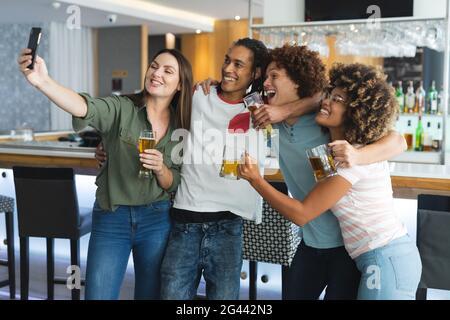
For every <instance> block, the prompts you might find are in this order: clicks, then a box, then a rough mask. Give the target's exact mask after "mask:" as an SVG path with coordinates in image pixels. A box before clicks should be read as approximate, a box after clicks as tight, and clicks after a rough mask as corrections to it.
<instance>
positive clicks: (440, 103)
mask: <svg viewBox="0 0 450 320" xmlns="http://www.w3.org/2000/svg"><path fill="white" fill-rule="evenodd" d="M443 112H444V85H441V90H440V91H439V94H438V106H437V114H439V115H441V114H442V113H443Z"/></svg>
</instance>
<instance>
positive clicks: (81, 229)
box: [13, 167, 92, 300]
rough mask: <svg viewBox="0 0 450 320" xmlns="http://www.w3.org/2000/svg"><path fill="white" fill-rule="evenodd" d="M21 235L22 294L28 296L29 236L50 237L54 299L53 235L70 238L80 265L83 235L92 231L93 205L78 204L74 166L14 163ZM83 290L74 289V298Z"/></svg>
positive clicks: (50, 293)
mask: <svg viewBox="0 0 450 320" xmlns="http://www.w3.org/2000/svg"><path fill="white" fill-rule="evenodd" d="M13 172H14V184H15V188H16V199H17V215H18V223H19V237H20V277H21V281H20V296H21V299H22V300H27V299H28V290H29V238H30V237H41V238H46V240H47V297H48V299H49V300H53V299H54V284H55V283H56V284H66V280H65V279H55V270H54V263H55V261H54V239H55V238H60V239H69V240H70V256H71V265H73V266H78V267H79V266H80V238H81V237H82V236H83V235H85V234H87V233H89V232H90V231H91V224H92V209H91V208H79V207H78V199H77V194H76V187H75V179H74V172H73V169H71V168H34V167H13ZM79 299H80V290H79V289H76V288H75V289H72V300H79Z"/></svg>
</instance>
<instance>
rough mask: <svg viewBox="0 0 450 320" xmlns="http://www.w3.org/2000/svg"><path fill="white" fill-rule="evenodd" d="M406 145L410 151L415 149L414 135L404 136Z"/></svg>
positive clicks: (406, 134)
mask: <svg viewBox="0 0 450 320" xmlns="http://www.w3.org/2000/svg"><path fill="white" fill-rule="evenodd" d="M404 137H405V140H406V144H407V145H408V150H409V151H411V150H412V149H413V139H414V137H413V135H412V133H405V134H404Z"/></svg>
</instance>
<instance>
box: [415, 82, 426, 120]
mask: <svg viewBox="0 0 450 320" xmlns="http://www.w3.org/2000/svg"><path fill="white" fill-rule="evenodd" d="M425 95H426V92H425V89H424V88H423V81H420V85H419V87H418V88H417V90H416V107H415V108H414V112H415V113H421V114H424V112H425Z"/></svg>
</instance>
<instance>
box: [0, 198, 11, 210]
mask: <svg viewBox="0 0 450 320" xmlns="http://www.w3.org/2000/svg"><path fill="white" fill-rule="evenodd" d="M0 212H14V198H10V197H5V196H2V195H0Z"/></svg>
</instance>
